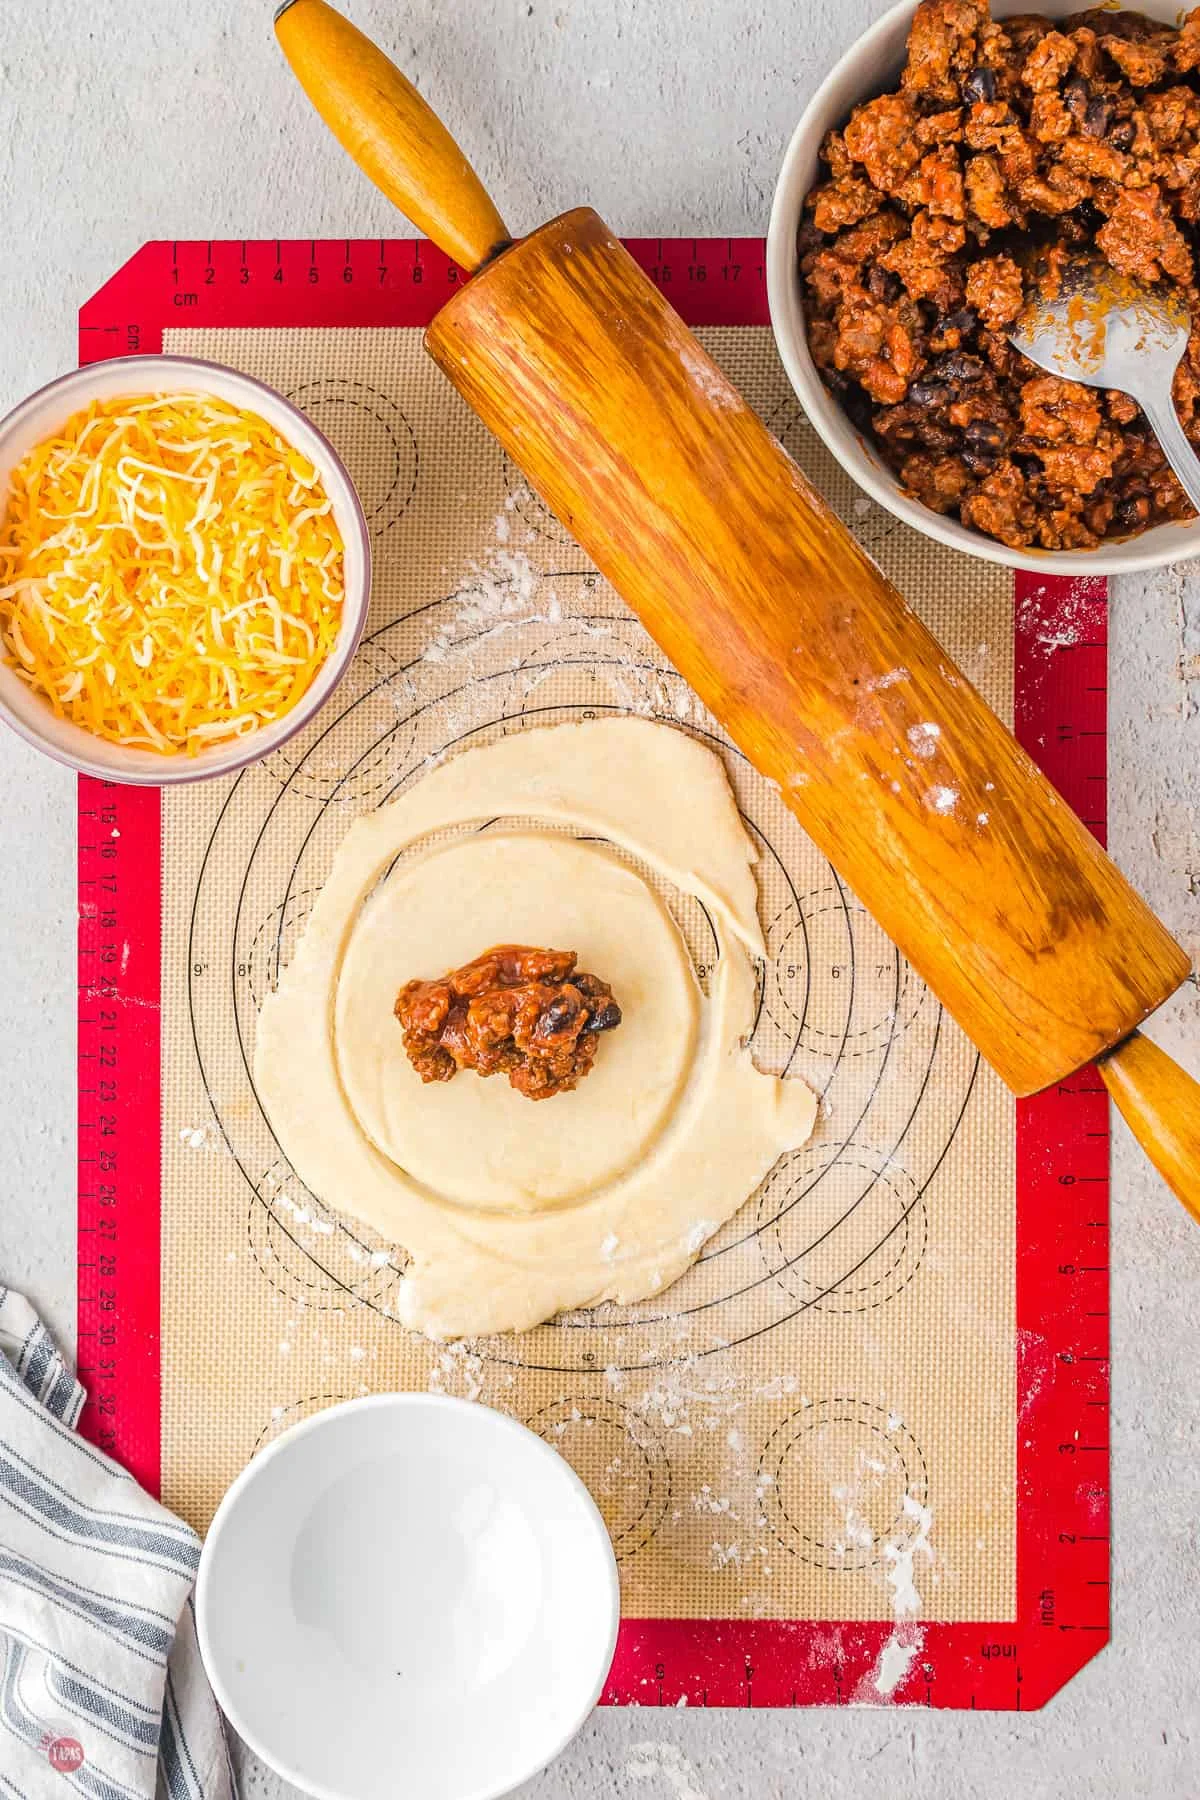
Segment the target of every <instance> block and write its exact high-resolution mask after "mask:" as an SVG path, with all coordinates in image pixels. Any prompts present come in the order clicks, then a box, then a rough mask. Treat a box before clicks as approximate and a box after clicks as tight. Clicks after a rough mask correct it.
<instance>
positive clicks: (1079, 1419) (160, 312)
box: [79, 238, 1109, 1709]
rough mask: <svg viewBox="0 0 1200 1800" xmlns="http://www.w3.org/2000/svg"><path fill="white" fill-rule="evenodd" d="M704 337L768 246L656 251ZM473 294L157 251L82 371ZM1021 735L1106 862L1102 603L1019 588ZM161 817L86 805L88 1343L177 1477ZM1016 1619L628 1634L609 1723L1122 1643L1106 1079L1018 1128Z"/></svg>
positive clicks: (413, 255)
mask: <svg viewBox="0 0 1200 1800" xmlns="http://www.w3.org/2000/svg"><path fill="white" fill-rule="evenodd" d="M629 247H630V249H631V250H632V252H633V254H634V256H635V257H636V258H637V260H638V261H639V262H640V263H641V264H642V266H643V267H644V268H645V269H646V270H647V272H648V273H649V274H650V275H651V277H652V278H653V279H654V280H655V281H656V282H657V283H658V285H659V286H660V287H661V288H662V289H663V290H664V291H665V292H666V293H667V294H668V295H669V296H670V298H671V299H672V300H673V301H674V303H675V304H676V306H677V307H678V308H679V310H680V311H681V312H682V313H683V315H684V317H685V318H686V319H687V320H688V322H689V324H692V325H751V324H753V325H761V324H765V323H767V302H766V285H765V281H764V277H763V246H762V243H761V241H760V240H759V239H756V238H702V239H686V238H683V239H661V238H660V239H654V238H649V239H637V240H634V241H633V242H631V243H630V246H629ZM463 278H464V277H463V274H462V271H461V270H459V269H457V268H456V267H455V266H454V265H453V264H452V263H450V262H449V261H448V259H447V258H446V257H444V256H442V255H441V254H440V253H439V252H438V251H436V250H434V249H433V248H432V247H431V246H430V245H428V244H426V243H421V242H416V241H413V240H402V241H382V240H364V239H348V240H326V241H321V240H296V241H279V242H271V241H262V242H253V241H247V242H239V241H237V240H233V241H225V242H207V243H206V242H204V241H199V242H190V243H165V242H164V243H153V244H147V245H146V246H145V247H144V248H143V249H142V250H140V251H139V252H138V254H137V255H136V256H134V257H133V258H132V259H131V260H130V261H129V262H128V263H127V264H126V265H125V267H124V268H123V269H122V270H120V272H119V273H118V274H117V275H115V276H114V277H113V279H112V280H111V281H110V282H109V283H108V284H107V285H106V286H105V287H104V288H102V289H101V291H100V292H99V293H98V294H97V295H95V297H94V298H93V299H91V300H89V301H88V302H87V304H86V306H84V308H83V310H82V313H81V315H80V327H79V332H80V360H81V361H82V362H95V361H99V360H100V359H101V358H103V357H108V356H121V355H130V354H133V353H135V352H138V351H143V352H144V351H157V350H161V348H162V334H163V330H164V329H165V328H167V327H168V326H170V325H172V324H175V323H176V322H178V323H183V322H185V321H186V322H187V324H189V325H193V326H222V325H223V326H291V327H297V326H304V325H323V326H336V325H358V326H396V325H425V324H427V323H428V322H429V320H430V319H431V318H432V316H433V314H434V313H435V312H436V311H437V309H438V306H439V304H440V303H441V300H442V299H443V298H444V297H445V295H446V294H447V292H448V291H449V290H450V289H452V288H453V287H454V286H455V285H456V284H457V283H458V282H459V281H461V280H462V279H463ZM1016 620H1017V625H1016V632H1017V637H1016V722H1017V732H1018V735H1019V736H1020V738H1021V740H1022V742H1023V743H1024V745H1025V747H1026V748H1027V749H1028V750H1029V751H1030V752H1031V753H1032V754H1033V755H1034V756H1035V757H1036V758H1037V760H1038V761H1039V762H1040V763H1041V765H1042V767H1043V768H1044V769H1045V770H1046V772H1047V774H1048V775H1049V776H1050V777H1051V779H1052V780H1053V781H1054V782H1055V783H1056V784H1057V786H1058V788H1059V789H1060V791H1061V792H1062V794H1063V795H1064V796H1065V798H1066V799H1067V800H1068V801H1069V802H1070V803H1071V804H1072V805H1073V806H1074V807H1075V808H1076V810H1077V811H1078V812H1080V813H1081V814H1082V816H1083V817H1084V818H1085V819H1087V820H1088V822H1089V824H1090V825H1091V826H1092V829H1093V830H1094V831H1095V832H1096V833H1097V835H1098V836H1100V837H1101V838H1103V835H1104V821H1105V816H1106V805H1105V792H1106V790H1105V776H1106V747H1105V673H1106V663H1107V658H1106V642H1107V630H1106V624H1107V607H1106V599H1105V586H1104V583H1103V581H1095V580H1093V581H1084V582H1067V581H1063V580H1053V579H1046V578H1041V577H1037V576H1029V575H1019V576H1018V577H1017V608H1016ZM159 855H160V843H159V801H158V794H157V793H156V792H154V791H146V790H139V789H136V788H122V787H118V786H115V785H112V784H110V783H103V782H97V781H92V780H87V779H85V780H83V781H81V782H80V788H79V880H80V888H79V894H80V903H79V991H80V1007H79V1069H80V1080H79V1177H80V1179H79V1244H80V1253H79V1345H80V1350H79V1354H80V1373H81V1375H82V1377H83V1379H84V1381H85V1382H86V1383H87V1385H88V1388H89V1390H90V1395H91V1398H90V1399H89V1402H88V1406H87V1410H86V1412H85V1414H84V1430H85V1431H86V1432H87V1434H88V1436H89V1437H90V1438H92V1439H93V1441H95V1442H97V1443H99V1444H101V1445H102V1446H103V1447H104V1448H105V1449H108V1450H111V1451H112V1452H113V1453H114V1454H115V1455H116V1456H117V1457H118V1458H119V1459H120V1460H121V1461H122V1462H123V1463H125V1464H126V1465H127V1466H128V1467H129V1468H130V1469H132V1470H133V1471H134V1473H135V1474H136V1475H137V1476H138V1477H139V1478H140V1479H141V1480H142V1481H144V1482H146V1483H147V1484H148V1485H149V1486H150V1487H152V1488H156V1487H157V1484H158V1479H159V1400H160V1389H159V1341H158V1330H159V1266H158V1263H159V1151H160V1136H159V1133H160V1122H159V1121H160V1108H159V1102H160V1088H159V1081H160V1075H159V1020H158V1005H159V954H160V918H159V903H160V866H159ZM1017 1166H1018V1201H1017V1284H1016V1293H1017V1326H1018V1351H1017V1356H1018V1370H1017V1393H1018V1437H1017V1485H1018V1508H1017V1518H1018V1529H1017V1617H1016V1620H1015V1621H1003V1622H998V1623H995V1624H971V1625H962V1624H942V1623H937V1622H929V1623H921V1624H918V1625H917V1626H915V1627H910V1626H903V1627H898V1628H893V1627H892V1626H890V1625H888V1624H860V1623H837V1622H832V1623H830V1622H820V1623H814V1622H811V1621H802V1622H797V1623H794V1624H788V1623H779V1622H777V1621H763V1620H749V1621H748V1620H744V1619H718V1620H692V1619H688V1620H671V1619H652V1620H638V1619H627V1620H625V1621H624V1622H623V1624H622V1626H621V1635H620V1640H619V1643H618V1646H617V1654H616V1660H615V1662H614V1664H613V1668H612V1673H611V1675H610V1677H609V1681H608V1685H607V1687H606V1689H605V1693H604V1699H605V1701H607V1702H609V1703H613V1704H630V1703H634V1702H640V1703H642V1704H655V1705H663V1706H671V1705H681V1704H684V1703H687V1704H690V1705H708V1706H811V1705H821V1704H836V1703H839V1702H847V1701H856V1702H863V1701H876V1700H879V1699H880V1695H879V1694H878V1691H877V1690H876V1688H875V1686H874V1682H873V1680H872V1674H873V1671H874V1669H875V1667H876V1664H877V1660H878V1658H879V1656H880V1653H881V1651H882V1649H883V1647H884V1645H885V1644H886V1643H887V1641H888V1639H889V1638H890V1637H893V1636H895V1637H896V1638H897V1641H898V1642H899V1643H900V1644H901V1645H904V1644H907V1645H910V1646H911V1645H916V1646H918V1647H917V1648H916V1649H915V1651H914V1654H913V1655H912V1657H911V1660H910V1661H909V1665H908V1669H907V1672H906V1674H905V1675H904V1676H903V1678H902V1679H901V1681H900V1682H899V1684H898V1685H897V1686H896V1687H895V1688H894V1689H893V1691H892V1692H891V1694H890V1695H889V1696H888V1699H889V1700H890V1701H891V1702H896V1701H900V1702H907V1703H910V1704H911V1703H916V1704H921V1705H927V1706H942V1707H999V1708H1016V1709H1020V1708H1021V1707H1023V1706H1024V1707H1036V1706H1040V1705H1042V1704H1043V1703H1044V1702H1045V1701H1046V1700H1048V1699H1049V1698H1050V1696H1051V1695H1052V1694H1054V1693H1055V1692H1056V1691H1057V1690H1058V1689H1059V1688H1060V1687H1061V1686H1062V1685H1063V1683H1064V1682H1066V1681H1067V1680H1069V1679H1070V1677H1071V1676H1072V1675H1073V1674H1074V1673H1075V1672H1076V1671H1077V1670H1078V1669H1079V1668H1081V1667H1082V1665H1083V1664H1084V1663H1085V1662H1087V1661H1088V1660H1089V1658H1090V1657H1092V1656H1093V1655H1094V1654H1095V1653H1096V1651H1097V1650H1098V1649H1099V1648H1100V1646H1101V1645H1102V1644H1103V1643H1105V1642H1106V1640H1107V1637H1108V1569H1109V1557H1108V1503H1109V1487H1108V1430H1107V1427H1108V1392H1109V1387H1108V1268H1107V1263H1108V1104H1107V1100H1106V1098H1105V1096H1104V1094H1103V1091H1102V1089H1101V1087H1100V1084H1099V1082H1098V1080H1097V1078H1096V1077H1095V1075H1094V1074H1093V1073H1091V1072H1085V1073H1083V1074H1081V1075H1078V1076H1076V1077H1074V1078H1073V1079H1072V1080H1071V1081H1069V1082H1066V1083H1063V1084H1061V1085H1060V1086H1058V1087H1057V1088H1055V1089H1052V1090H1051V1091H1049V1092H1048V1093H1045V1094H1042V1095H1039V1096H1038V1097H1037V1098H1036V1099H1034V1100H1028V1101H1024V1102H1022V1103H1021V1104H1020V1106H1019V1107H1018V1114H1017Z"/></svg>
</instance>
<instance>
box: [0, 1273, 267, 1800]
mask: <svg viewBox="0 0 1200 1800" xmlns="http://www.w3.org/2000/svg"><path fill="white" fill-rule="evenodd" d="M0 1352H2V1354H0V1800H40V1797H41V1796H42V1795H48V1796H55V1797H56V1800H65V1790H66V1789H70V1788H74V1789H75V1790H76V1792H77V1793H79V1794H81V1795H85V1796H86V1797H87V1800H152V1797H153V1796H154V1795H155V1793H156V1792H157V1794H158V1795H159V1796H160V1800H233V1794H234V1784H233V1777H232V1773H231V1770H230V1767H229V1759H228V1755H227V1752H226V1748H225V1737H224V1733H223V1731H222V1728H221V1718H220V1714H219V1713H218V1711H217V1708H216V1704H215V1702H214V1700H213V1697H212V1692H211V1690H210V1688H209V1686H208V1682H207V1680H206V1678H205V1674H204V1669H203V1666H202V1664H201V1662H200V1652H199V1649H198V1648H197V1644H196V1626H195V1618H194V1614H193V1611H192V1600H191V1592H192V1583H193V1582H194V1580H195V1578H196V1564H197V1562H198V1560H199V1556H200V1540H199V1539H198V1538H197V1536H196V1534H195V1532H194V1531H192V1530H191V1529H190V1528H189V1527H188V1526H187V1525H184V1524H182V1523H181V1521H180V1520H178V1519H176V1518H174V1517H173V1516H172V1515H171V1514H170V1513H169V1512H167V1511H166V1509H165V1508H164V1507H161V1506H160V1505H159V1504H158V1502H157V1501H156V1500H152V1499H151V1498H150V1496H149V1494H147V1493H144V1492H143V1491H142V1489H141V1488H140V1487H138V1485H137V1483H136V1482H135V1481H134V1480H133V1478H132V1476H129V1475H127V1474H126V1473H125V1471H124V1470H123V1469H121V1468H118V1466H117V1464H116V1463H114V1462H112V1461H110V1459H109V1458H108V1457H107V1456H104V1455H102V1454H101V1452H100V1451H99V1450H95V1449H93V1448H92V1446H91V1445H90V1444H87V1443H85V1442H84V1440H83V1439H82V1438H81V1437H79V1436H78V1435H77V1433H76V1431H75V1425H76V1422H77V1421H78V1418H79V1413H80V1409H81V1408H82V1406H83V1402H84V1399H85V1397H86V1396H85V1394H84V1390H83V1389H82V1388H81V1387H80V1385H79V1383H78V1382H77V1381H76V1380H75V1378H74V1376H73V1375H72V1374H71V1372H70V1370H69V1369H68V1368H67V1366H66V1364H65V1363H64V1362H63V1360H62V1358H61V1357H60V1355H59V1353H58V1350H57V1348H56V1346H55V1344H54V1341H53V1339H52V1338H51V1336H50V1334H49V1332H48V1331H47V1330H46V1328H45V1326H44V1325H43V1324H42V1323H41V1322H40V1320H39V1319H38V1317H37V1314H36V1313H35V1312H34V1310H33V1308H32V1307H31V1306H30V1304H29V1302H28V1301H27V1300H24V1299H22V1297H21V1295H20V1294H14V1293H13V1292H12V1291H11V1289H9V1288H5V1287H0Z"/></svg>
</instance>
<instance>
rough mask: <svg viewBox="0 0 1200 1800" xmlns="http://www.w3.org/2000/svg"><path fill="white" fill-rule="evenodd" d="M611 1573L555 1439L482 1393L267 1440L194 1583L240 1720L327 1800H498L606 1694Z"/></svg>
mask: <svg viewBox="0 0 1200 1800" xmlns="http://www.w3.org/2000/svg"><path fill="white" fill-rule="evenodd" d="M619 1614H620V1595H619V1589H618V1583H617V1565H616V1559H615V1557H614V1555H613V1550H612V1545H611V1544H610V1542H609V1539H608V1533H607V1532H606V1530H605V1528H604V1521H603V1520H602V1519H601V1517H600V1514H599V1512H598V1511H597V1509H596V1506H595V1503H594V1501H593V1500H592V1498H591V1496H590V1494H589V1493H588V1491H587V1489H586V1488H585V1487H584V1485H583V1483H582V1482H581V1481H580V1479H579V1477H578V1476H577V1475H576V1474H575V1472H574V1470H573V1469H572V1468H571V1467H570V1466H569V1464H567V1463H566V1462H565V1461H564V1460H563V1458H562V1457H561V1456H560V1455H559V1454H558V1452H557V1451H556V1450H555V1449H553V1448H552V1447H551V1446H550V1445H549V1444H547V1443H545V1442H544V1441H543V1440H542V1439H541V1438H540V1437H537V1436H535V1435H534V1433H533V1432H532V1431H529V1430H527V1429H526V1427H525V1426H524V1425H519V1424H517V1422H516V1421H515V1420H513V1419H510V1418H507V1417H505V1415H504V1414H502V1413H497V1412H493V1411H492V1410H491V1409H490V1408H488V1407H486V1406H480V1405H474V1404H472V1403H470V1402H468V1401H465V1400H453V1399H448V1398H446V1397H445V1396H442V1395H434V1394H379V1395H374V1396H372V1397H371V1398H370V1399H365V1400H351V1401H348V1402H347V1403H346V1404H345V1405H342V1406H335V1407H331V1408H330V1409H329V1410H328V1411H327V1412H322V1413H318V1414H316V1415H315V1416H314V1417H313V1418H310V1419H305V1420H304V1421H303V1423H301V1424H299V1425H296V1426H294V1427H293V1428H292V1429H291V1430H290V1431H287V1432H285V1433H284V1434H283V1436H281V1437H279V1438H277V1439H276V1440H275V1442H274V1443H272V1444H270V1445H269V1446H268V1447H267V1448H266V1449H265V1450H262V1451H260V1452H259V1454H258V1455H257V1456H256V1457H255V1458H254V1460H253V1462H251V1463H250V1465H249V1467H248V1468H246V1469H245V1470H244V1471H243V1473H242V1474H241V1475H240V1476H239V1477H238V1479H237V1480H236V1481H235V1482H234V1484H233V1486H232V1487H231V1488H230V1490H229V1492H228V1493H227V1494H226V1496H225V1498H224V1500H223V1501H222V1502H221V1505H220V1507H219V1508H218V1509H217V1515H216V1518H215V1519H214V1520H213V1523H212V1527H211V1529H210V1531H209V1534H208V1539H207V1542H206V1543H205V1546H204V1553H203V1556H202V1557H201V1561H200V1574H199V1579H198V1582H197V1586H196V1619H197V1626H198V1630H199V1638H200V1649H201V1653H202V1655H203V1657H204V1662H205V1666H206V1667H207V1669H208V1673H209V1677H210V1679H211V1681H212V1685H213V1690H214V1692H215V1694H216V1696H217V1699H218V1701H219V1702H220V1704H221V1707H222V1708H223V1710H224V1711H225V1713H226V1714H227V1715H228V1717H229V1719H230V1721H231V1723H232V1724H233V1726H234V1727H235V1729H236V1730H237V1731H238V1732H239V1733H240V1735H241V1736H242V1737H243V1738H244V1739H245V1740H246V1742H247V1743H248V1744H249V1745H250V1747H251V1748H252V1749H253V1750H254V1751H256V1752H257V1754H258V1755H259V1756H260V1757H261V1758H262V1759H263V1761H264V1762H267V1763H269V1764H270V1765H271V1767H272V1768H273V1769H275V1770H276V1772H277V1773H278V1774H280V1775H282V1776H283V1777H284V1778H285V1779H286V1780H288V1781H291V1782H293V1783H294V1784H295V1785H296V1786H297V1787H300V1788H303V1789H305V1790H306V1791H307V1792H308V1793H310V1794H314V1795H317V1796H318V1797H319V1800H395V1796H396V1795H398V1794H410V1795H412V1796H414V1800H415V1797H416V1796H420V1800H494V1797H495V1796H498V1795H500V1794H507V1793H508V1792H510V1790H511V1789H512V1788H514V1787H516V1786H517V1785H518V1784H519V1783H520V1782H522V1781H525V1780H527V1779H528V1778H529V1777H530V1776H531V1775H535V1774H536V1773H537V1771H538V1770H539V1769H542V1768H544V1767H545V1765H546V1764H547V1763H548V1762H550V1761H551V1759H552V1758H553V1757H555V1756H557V1754H558V1752H559V1751H560V1750H561V1749H563V1747H564V1746H565V1745H566V1744H567V1743H568V1742H569V1741H570V1739H571V1738H572V1737H573V1736H574V1734H575V1733H576V1731H578V1729H579V1727H580V1726H581V1725H582V1724H583V1722H584V1720H585V1719H586V1718H587V1716H588V1714H589V1713H590V1712H591V1710H592V1708H593V1706H594V1705H595V1704H596V1701H597V1699H598V1698H599V1696H600V1692H601V1689H602V1687H603V1685H604V1678H605V1676H606V1675H607V1673H608V1669H609V1665H610V1664H611V1662H612V1655H613V1648H614V1646H615V1644H616V1634H617V1623H618V1618H619Z"/></svg>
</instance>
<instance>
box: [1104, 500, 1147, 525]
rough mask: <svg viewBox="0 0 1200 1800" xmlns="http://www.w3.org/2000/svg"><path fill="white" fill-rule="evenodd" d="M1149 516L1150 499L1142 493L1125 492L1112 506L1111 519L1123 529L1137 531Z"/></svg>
mask: <svg viewBox="0 0 1200 1800" xmlns="http://www.w3.org/2000/svg"><path fill="white" fill-rule="evenodd" d="M1149 517H1150V501H1149V498H1148V497H1147V496H1146V495H1144V494H1126V495H1125V497H1124V498H1123V499H1121V500H1118V501H1117V504H1116V506H1115V507H1114V508H1113V520H1114V522H1115V523H1116V524H1117V525H1119V526H1120V527H1121V528H1122V530H1124V531H1137V530H1138V529H1139V528H1140V527H1141V526H1142V525H1144V524H1145V523H1146V520H1147V519H1148V518H1149Z"/></svg>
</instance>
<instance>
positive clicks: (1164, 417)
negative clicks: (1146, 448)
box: [1140, 388, 1200, 513]
mask: <svg viewBox="0 0 1200 1800" xmlns="http://www.w3.org/2000/svg"><path fill="white" fill-rule="evenodd" d="M1140 399H1141V403H1142V411H1143V412H1144V413H1145V415H1146V418H1147V420H1148V421H1149V424H1150V429H1151V431H1153V433H1154V435H1155V437H1156V438H1157V439H1158V443H1159V448H1160V449H1161V451H1162V453H1163V455H1164V456H1165V457H1166V459H1167V461H1168V462H1169V463H1170V465H1171V467H1172V468H1173V469H1174V471H1175V473H1176V475H1177V476H1178V477H1179V485H1180V487H1181V488H1182V489H1183V491H1184V493H1185V494H1186V495H1187V497H1188V499H1189V500H1190V501H1191V503H1192V505H1193V506H1194V507H1195V509H1196V511H1197V512H1198V513H1200V456H1197V454H1196V452H1195V450H1193V448H1192V446H1191V443H1190V442H1189V440H1188V437H1187V434H1186V432H1185V431H1184V429H1183V426H1182V425H1181V424H1180V423H1179V414H1178V413H1177V412H1176V411H1175V402H1174V400H1172V398H1171V390H1170V388H1168V389H1167V390H1166V392H1165V393H1161V394H1155V393H1148V394H1143V395H1141V396H1140Z"/></svg>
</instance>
